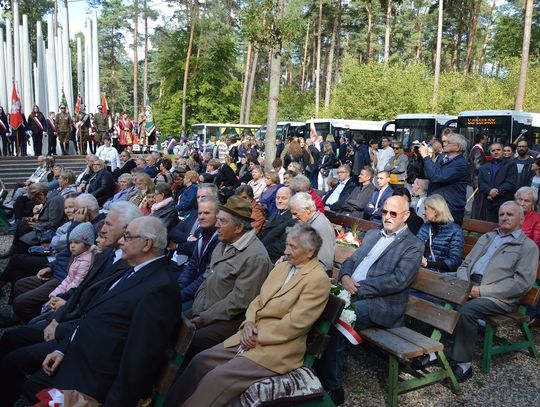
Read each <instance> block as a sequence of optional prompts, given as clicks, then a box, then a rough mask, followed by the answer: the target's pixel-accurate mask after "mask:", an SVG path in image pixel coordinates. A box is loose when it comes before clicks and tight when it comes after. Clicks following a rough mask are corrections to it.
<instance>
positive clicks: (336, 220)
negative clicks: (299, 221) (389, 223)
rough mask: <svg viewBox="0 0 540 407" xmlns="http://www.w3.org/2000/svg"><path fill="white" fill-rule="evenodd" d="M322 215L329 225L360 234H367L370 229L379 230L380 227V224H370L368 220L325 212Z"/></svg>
mask: <svg viewBox="0 0 540 407" xmlns="http://www.w3.org/2000/svg"><path fill="white" fill-rule="evenodd" d="M324 214H325V216H326V217H327V218H328V220H329V221H330V223H332V224H334V225H338V226H342V227H344V228H349V229H354V230H358V231H360V232H367V231H368V230H371V229H380V228H381V226H382V225H381V224H380V223H376V222H371V221H369V220H365V219H361V218H357V217H354V216H348V215H344V214H342V213H336V212H333V211H325V212H324Z"/></svg>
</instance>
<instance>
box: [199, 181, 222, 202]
mask: <svg viewBox="0 0 540 407" xmlns="http://www.w3.org/2000/svg"><path fill="white" fill-rule="evenodd" d="M201 189H207V190H208V191H210V193H211V195H212V196H213V197H214V198H216V199H217V197H218V187H217V185H216V184H212V183H210V182H203V183H200V184H197V191H200V190H201Z"/></svg>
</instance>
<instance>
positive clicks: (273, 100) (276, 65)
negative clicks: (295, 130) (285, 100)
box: [264, 0, 284, 170]
mask: <svg viewBox="0 0 540 407" xmlns="http://www.w3.org/2000/svg"><path fill="white" fill-rule="evenodd" d="M277 8H278V9H277V13H276V15H277V18H278V19H279V20H281V19H283V13H284V10H283V9H284V0H278V4H277ZM277 41H279V42H277V43H274V44H273V47H272V51H273V52H272V63H271V65H270V89H269V92H268V116H267V124H268V129H267V131H266V137H265V140H264V163H265V168H266V169H267V170H271V169H272V161H274V158H275V157H276V130H277V121H278V104H279V85H280V76H281V45H282V44H281V40H277Z"/></svg>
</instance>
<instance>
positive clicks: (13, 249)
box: [0, 229, 17, 259]
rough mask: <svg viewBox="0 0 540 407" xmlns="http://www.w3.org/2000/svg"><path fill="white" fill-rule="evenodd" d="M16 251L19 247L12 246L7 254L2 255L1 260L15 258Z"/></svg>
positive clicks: (0, 255)
mask: <svg viewBox="0 0 540 407" xmlns="http://www.w3.org/2000/svg"><path fill="white" fill-rule="evenodd" d="M8 230H9V229H8ZM16 250H17V246H15V245H11V247H10V248H9V250H8V251H7V252H5V253H2V254H0V259H8V258H10V257H11V256H13V255H14V254H15V251H16Z"/></svg>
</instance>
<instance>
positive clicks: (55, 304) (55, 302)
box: [49, 297, 66, 311]
mask: <svg viewBox="0 0 540 407" xmlns="http://www.w3.org/2000/svg"><path fill="white" fill-rule="evenodd" d="M65 303H66V300H64V299H63V298H60V297H52V298H51V299H50V300H49V305H50V306H51V309H52V310H53V311H58V309H59V308H60V307H62V306H63V305H64V304H65Z"/></svg>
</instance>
